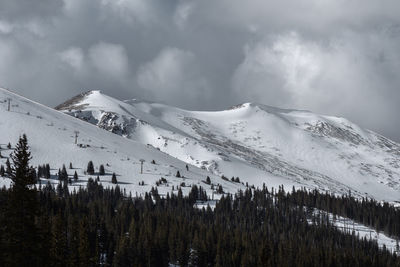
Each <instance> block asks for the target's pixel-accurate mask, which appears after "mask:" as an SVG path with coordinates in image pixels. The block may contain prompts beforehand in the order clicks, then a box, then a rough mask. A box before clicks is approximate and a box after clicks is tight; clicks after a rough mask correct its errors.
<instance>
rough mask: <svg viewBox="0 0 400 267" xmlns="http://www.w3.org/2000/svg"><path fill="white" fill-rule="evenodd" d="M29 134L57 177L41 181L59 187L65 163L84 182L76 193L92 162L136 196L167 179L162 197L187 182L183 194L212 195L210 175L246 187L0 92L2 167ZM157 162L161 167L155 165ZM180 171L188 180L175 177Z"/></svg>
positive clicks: (228, 186) (36, 154)
mask: <svg viewBox="0 0 400 267" xmlns="http://www.w3.org/2000/svg"><path fill="white" fill-rule="evenodd" d="M8 99H11V111H7V104H8V103H7V100H8ZM105 104H108V103H105ZM75 131H79V138H78V144H75V143H74V135H75V134H74V132H75ZM24 133H25V134H26V135H27V137H28V142H29V145H30V146H31V150H32V156H33V159H32V165H34V166H37V165H38V164H46V163H49V164H50V167H51V168H52V171H51V173H52V179H49V180H46V179H42V183H47V182H48V181H49V182H51V183H58V181H57V179H56V176H55V174H56V173H57V172H58V169H59V168H61V167H62V165H63V164H65V165H66V166H67V171H68V174H69V175H70V177H72V175H73V173H74V171H77V173H78V175H79V181H78V182H74V183H73V184H72V186H71V189H72V188H77V187H79V186H82V185H85V184H86V181H87V179H88V178H89V176H88V175H85V174H84V171H85V170H86V166H87V163H88V162H89V161H90V160H92V161H93V163H94V165H95V168H96V171H98V168H99V165H100V164H104V166H105V171H106V175H105V176H100V180H101V182H102V184H103V185H104V186H106V187H108V186H112V184H111V183H110V182H111V175H112V173H113V172H115V173H116V174H117V180H118V183H119V186H120V187H121V188H124V189H126V190H127V192H132V193H133V194H135V193H139V194H142V193H144V192H148V191H150V190H151V188H152V187H153V186H156V182H157V181H158V180H159V179H160V178H161V177H164V178H165V179H166V180H167V183H164V184H162V185H160V186H159V187H158V191H159V193H160V194H166V193H167V192H172V186H174V189H175V191H174V192H175V193H177V186H178V185H181V183H183V182H184V183H185V185H186V187H182V191H183V192H184V193H187V192H189V191H190V187H188V186H190V185H193V184H197V185H201V186H202V187H204V188H205V189H207V191H208V193H209V194H210V196H211V194H212V190H211V186H210V185H206V184H205V183H204V182H202V181H204V180H206V177H207V175H209V176H210V178H211V181H212V183H214V184H221V185H222V186H223V188H224V191H226V192H236V191H237V190H238V189H239V188H244V186H243V185H241V184H238V183H232V182H227V181H224V180H222V179H221V178H220V177H218V176H216V175H210V173H208V172H207V171H206V170H202V169H200V168H197V167H195V166H190V168H189V171H187V170H186V163H184V162H182V161H180V160H179V159H176V158H174V157H172V156H170V155H168V154H166V153H163V152H161V151H159V150H157V149H156V148H154V147H152V146H150V145H143V144H142V143H139V142H136V141H133V140H129V139H126V138H123V137H121V136H119V135H115V134H113V133H110V132H108V131H105V130H103V129H99V128H98V127H96V126H94V125H92V124H90V123H87V122H84V121H82V120H79V119H76V118H73V117H71V116H68V115H66V114H64V113H62V112H59V111H56V110H54V109H51V108H48V107H45V106H43V105H41V104H38V103H35V102H33V101H30V100H28V99H26V98H23V97H21V96H19V95H16V94H13V93H12V92H10V91H7V90H5V89H0V148H1V149H0V152H1V155H2V156H3V157H2V158H0V164H2V165H5V161H6V157H7V156H8V155H9V153H10V152H11V151H12V149H11V150H10V149H7V148H6V146H7V144H8V142H10V143H11V144H12V145H13V146H14V145H15V143H16V142H17V140H18V138H19V136H20V135H22V134H24ZM140 159H144V160H145V162H144V168H143V169H144V172H143V174H141V173H140V163H139V160H140ZM152 160H154V161H155V163H156V164H151V161H152ZM70 162H71V163H72V165H73V167H74V169H72V170H71V169H68V167H69V163H70ZM178 170H179V171H180V173H181V175H183V176H184V178H177V177H175V174H176V173H177V171H178ZM96 176H97V175H94V176H92V177H93V178H96ZM141 181H144V183H145V185H144V186H141V185H139V182H141ZM9 184H10V180H9V179H7V178H0V186H2V185H6V186H8V185H9ZM218 197H220V196H219V195H218V194H215V198H218Z"/></svg>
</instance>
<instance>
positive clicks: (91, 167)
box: [86, 161, 94, 175]
mask: <svg viewBox="0 0 400 267" xmlns="http://www.w3.org/2000/svg"><path fill="white" fill-rule="evenodd" d="M86 172H87V174H90V175H93V174H94V165H93V162H92V161H89V163H88V165H87V169H86Z"/></svg>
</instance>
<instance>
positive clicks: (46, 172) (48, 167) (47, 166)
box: [45, 163, 51, 179]
mask: <svg viewBox="0 0 400 267" xmlns="http://www.w3.org/2000/svg"><path fill="white" fill-rule="evenodd" d="M45 176H46V178H47V179H50V177H51V175H50V164H48V163H47V164H46V170H45Z"/></svg>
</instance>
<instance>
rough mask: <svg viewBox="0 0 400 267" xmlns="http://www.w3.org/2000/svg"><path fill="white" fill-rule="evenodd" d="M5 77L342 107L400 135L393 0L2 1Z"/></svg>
mask: <svg viewBox="0 0 400 267" xmlns="http://www.w3.org/2000/svg"><path fill="white" fill-rule="evenodd" d="M0 86H1V87H6V88H9V89H12V90H14V91H16V92H18V93H20V94H23V95H24V96H26V97H28V98H31V99H34V100H36V101H39V102H41V103H43V104H46V105H50V106H55V105H57V104H59V103H61V102H64V101H65V100H66V99H67V98H69V97H71V96H73V95H76V94H78V93H80V92H82V91H87V90H102V91H103V92H104V93H106V94H109V95H111V96H114V97H117V98H122V99H127V98H140V99H147V100H152V101H159V102H164V103H167V104H171V105H176V106H180V107H183V108H188V109H200V110H205V109H211V110H216V109H223V108H227V107H229V106H231V105H234V104H238V103H242V102H260V103H264V104H268V105H272V106H278V107H287V108H298V109H308V110H312V111H314V112H317V113H322V114H329V115H336V116H343V117H347V118H349V119H351V120H352V121H354V122H356V123H358V124H360V125H361V126H363V127H366V128H369V129H373V130H375V131H377V132H379V133H382V134H384V135H386V136H388V137H391V138H393V139H395V140H397V141H400V119H399V114H400V88H399V86H400V1H398V0H379V1H377V0H280V1H274V0H270V1H269V0H246V1H243V0H35V1H32V0H0Z"/></svg>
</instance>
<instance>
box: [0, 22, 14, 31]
mask: <svg viewBox="0 0 400 267" xmlns="http://www.w3.org/2000/svg"><path fill="white" fill-rule="evenodd" d="M13 28H14V26H13V25H12V24H11V23H9V22H7V21H5V20H0V33H3V34H8V33H11V32H12V31H13Z"/></svg>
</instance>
